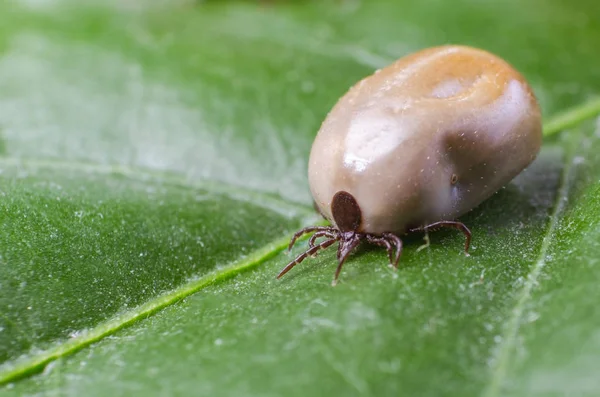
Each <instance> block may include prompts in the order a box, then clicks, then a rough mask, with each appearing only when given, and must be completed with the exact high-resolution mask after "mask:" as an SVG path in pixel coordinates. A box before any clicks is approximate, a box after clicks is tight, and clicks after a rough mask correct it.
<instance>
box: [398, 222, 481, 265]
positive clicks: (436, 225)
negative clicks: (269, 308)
mask: <svg viewBox="0 0 600 397" xmlns="http://www.w3.org/2000/svg"><path fill="white" fill-rule="evenodd" d="M443 227H448V228H452V229H458V230H460V231H461V232H462V233H463V234H464V235H465V255H466V256H469V247H470V246H471V236H472V235H471V231H470V230H469V228H468V227H467V226H466V225H465V224H464V223H462V222H457V221H440V222H434V223H431V224H429V225H426V226H421V227H417V228H414V229H410V230H409V231H411V232H427V231H429V230H437V229H441V228H443Z"/></svg>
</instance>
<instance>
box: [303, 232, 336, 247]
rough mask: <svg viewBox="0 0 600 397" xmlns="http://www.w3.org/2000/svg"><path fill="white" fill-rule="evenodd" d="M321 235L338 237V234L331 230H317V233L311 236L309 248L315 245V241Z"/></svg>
mask: <svg viewBox="0 0 600 397" xmlns="http://www.w3.org/2000/svg"><path fill="white" fill-rule="evenodd" d="M319 237H329V238H336V237H337V236H336V235H335V234H334V233H331V232H329V231H326V230H322V231H320V232H316V233H315V234H313V235H312V236H310V240H308V247H309V248H312V247H314V246H315V241H316V240H317V239H318V238H319Z"/></svg>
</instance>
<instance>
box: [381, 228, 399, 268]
mask: <svg viewBox="0 0 600 397" xmlns="http://www.w3.org/2000/svg"><path fill="white" fill-rule="evenodd" d="M383 237H385V238H386V239H387V240H388V241H391V242H392V243H393V244H394V245H395V246H396V256H395V258H394V262H393V266H394V268H395V269H398V263H400V255H402V240H400V237H398V236H396V235H395V234H394V233H384V234H383Z"/></svg>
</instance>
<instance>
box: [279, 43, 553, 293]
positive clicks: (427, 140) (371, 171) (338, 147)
mask: <svg viewBox="0 0 600 397" xmlns="http://www.w3.org/2000/svg"><path fill="white" fill-rule="evenodd" d="M541 142H542V126H541V114H540V109H539V106H538V103H537V100H536V98H535V96H534V94H533V92H532V90H531V88H530V87H529V85H528V84H527V82H526V81H525V79H524V78H523V76H521V75H520V74H519V73H518V72H517V71H516V70H515V69H514V68H512V67H511V66H510V65H509V64H508V63H506V62H505V61H503V60H502V59H500V58H498V57H497V56H495V55H493V54H490V53H489V52H486V51H483V50H478V49H475V48H470V47H465V46H442V47H434V48H429V49H426V50H422V51H419V52H417V53H414V54H411V55H408V56H406V57H404V58H401V59H400V60H398V61H396V62H395V63H393V64H392V65H390V66H387V67H386V68H383V69H381V70H379V71H377V72H376V73H375V74H373V75H371V76H369V77H367V78H365V79H363V80H361V81H360V82H359V83H357V84H356V85H355V86H353V87H352V88H351V89H350V90H349V91H348V93H346V94H345V95H344V96H343V97H342V98H341V99H340V100H339V101H338V103H337V104H336V105H335V106H334V108H333V109H332V110H331V112H330V113H329V115H328V116H327V118H326V119H325V121H324V122H323V124H322V126H321V129H320V130H319V132H318V134H317V136H316V138H315V141H314V143H313V146H312V150H311V153H310V159H309V167H308V177H309V184H310V189H311V193H312V195H313V198H314V200H315V205H316V207H317V208H318V210H319V211H320V212H321V214H322V215H323V216H324V217H325V218H326V219H328V220H329V221H330V222H331V223H332V225H333V226H331V227H312V228H306V229H303V230H301V231H300V232H298V233H296V235H295V236H294V238H293V239H292V241H291V242H290V248H291V246H292V245H293V244H294V242H295V241H296V239H297V238H298V237H300V236H301V235H302V234H304V233H308V232H315V234H314V235H313V236H312V237H311V239H310V240H309V249H308V250H307V251H306V252H305V253H303V254H301V255H300V256H298V257H297V258H296V259H295V260H294V261H292V262H291V263H290V264H288V266H286V267H285V268H284V269H283V270H282V271H281V273H280V274H279V276H278V277H281V276H283V275H284V274H285V273H287V272H288V271H289V270H290V269H291V268H292V267H293V266H295V265H296V264H298V263H300V262H301V261H302V260H303V259H305V258H306V257H307V256H309V255H314V254H316V253H317V252H318V251H319V250H321V249H324V248H327V247H328V246H330V245H332V244H333V243H335V242H336V241H339V246H338V268H337V270H336V273H335V278H334V284H335V283H336V281H337V278H338V276H339V273H340V271H341V268H342V265H343V263H344V261H345V259H346V257H347V255H348V254H349V253H350V251H352V249H354V248H355V247H356V246H357V245H358V243H359V242H361V241H367V242H369V243H372V244H377V245H380V246H382V247H385V248H386V249H387V251H388V255H389V258H390V263H391V264H392V265H394V267H397V266H398V261H399V258H400V254H401V252H402V241H401V240H400V238H399V237H398V236H399V235H402V234H405V233H407V232H409V231H415V230H428V229H434V228H438V227H454V228H458V229H459V230H461V231H463V233H465V235H466V236H467V241H466V244H465V252H466V251H467V250H468V247H469V242H470V236H471V234H470V232H469V230H468V229H467V227H466V226H465V225H464V224H462V223H460V222H457V221H455V219H456V218H457V217H459V216H461V215H463V214H464V213H466V212H468V211H470V210H471V209H473V208H474V207H476V206H477V205H479V204H480V203H481V202H482V201H484V200H485V199H487V198H488V197H490V196H491V195H492V194H493V193H495V192H496V191H498V190H499V189H500V188H501V187H502V186H504V185H506V184H507V183H508V182H510V181H511V180H512V179H513V178H514V177H515V176H516V175H518V174H519V173H520V172H521V171H522V170H523V169H524V168H525V167H527V166H528V165H529V164H530V163H531V162H532V161H533V160H534V159H535V157H536V156H537V153H538V152H539V149H540V146H541ZM321 237H325V240H324V241H323V242H321V243H320V244H316V238H321Z"/></svg>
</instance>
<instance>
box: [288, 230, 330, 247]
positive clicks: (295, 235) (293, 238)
mask: <svg viewBox="0 0 600 397" xmlns="http://www.w3.org/2000/svg"><path fill="white" fill-rule="evenodd" d="M324 231H327V232H332V233H333V232H334V231H335V229H334V228H333V227H331V226H309V227H305V228H304V229H301V230H298V231H297V232H296V233H294V235H293V236H292V239H291V240H290V244H289V245H288V251H291V249H292V247H293V246H294V244H295V243H296V240H298V238H299V237H301V236H303V235H305V234H306V233H311V232H324Z"/></svg>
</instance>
